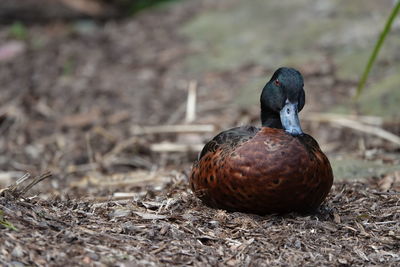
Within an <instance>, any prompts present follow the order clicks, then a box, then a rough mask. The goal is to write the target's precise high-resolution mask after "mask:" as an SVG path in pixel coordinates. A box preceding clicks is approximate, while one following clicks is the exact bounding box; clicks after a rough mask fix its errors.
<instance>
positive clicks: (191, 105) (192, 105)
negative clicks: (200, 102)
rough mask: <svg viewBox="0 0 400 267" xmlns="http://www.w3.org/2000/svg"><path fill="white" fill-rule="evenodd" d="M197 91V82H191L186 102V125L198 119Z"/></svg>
mask: <svg viewBox="0 0 400 267" xmlns="http://www.w3.org/2000/svg"><path fill="white" fill-rule="evenodd" d="M196 91H197V82H196V81H190V83H189V88H188V97H187V102H186V118H185V122H186V123H191V122H192V121H194V120H195V119H196Z"/></svg>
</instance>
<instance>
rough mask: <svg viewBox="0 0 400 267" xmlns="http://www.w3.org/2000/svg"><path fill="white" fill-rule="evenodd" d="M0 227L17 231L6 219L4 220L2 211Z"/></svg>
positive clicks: (0, 211)
mask: <svg viewBox="0 0 400 267" xmlns="http://www.w3.org/2000/svg"><path fill="white" fill-rule="evenodd" d="M0 225H2V226H4V227H5V228H8V229H10V230H14V231H18V229H17V228H16V227H15V226H14V225H13V224H12V223H10V222H9V221H7V220H6V219H4V216H3V211H2V210H0Z"/></svg>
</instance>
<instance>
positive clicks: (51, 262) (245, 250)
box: [0, 175, 400, 266]
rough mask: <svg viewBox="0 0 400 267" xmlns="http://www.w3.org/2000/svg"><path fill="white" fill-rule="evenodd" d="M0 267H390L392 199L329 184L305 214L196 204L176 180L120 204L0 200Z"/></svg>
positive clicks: (395, 259) (393, 258) (398, 222)
mask: <svg viewBox="0 0 400 267" xmlns="http://www.w3.org/2000/svg"><path fill="white" fill-rule="evenodd" d="M0 212H1V213H0V240H2V241H1V242H0V251H1V253H0V265H1V264H11V265H12V264H14V266H23V265H39V266H62V265H64V266H72V265H91V266H108V265H112V266H160V265H181V266H182V265H184V266H187V265H194V266H205V265H213V266H217V265H218V266H303V265H313V266H339V265H340V266H357V265H358V266H365V265H380V266H398V265H399V263H400V193H399V192H398V191H396V190H393V188H392V189H389V190H388V191H385V192H382V191H381V190H380V189H379V182H376V181H370V182H368V183H361V182H337V183H335V184H334V186H333V189H332V191H331V194H330V195H329V198H328V200H327V201H326V203H324V204H323V205H322V207H321V208H320V210H319V211H318V212H317V213H315V214H309V215H299V214H287V215H284V216H280V215H266V216H257V215H252V214H244V213H228V212H225V211H223V210H214V209H210V208H208V207H205V206H203V205H202V203H200V202H199V201H198V200H197V199H195V198H194V197H193V195H192V194H191V192H190V191H189V190H188V188H187V181H186V178H185V177H184V176H183V175H182V177H181V178H177V179H175V180H174V181H173V182H171V183H170V184H168V185H166V186H165V188H164V189H163V190H158V191H154V192H150V193H149V194H147V195H146V196H144V197H142V198H140V199H135V200H132V199H129V200H109V201H103V202H99V201H93V200H61V199H57V198H55V199H51V200H42V199H40V198H37V197H36V198H18V199H15V198H14V199H13V198H12V197H10V196H3V197H0Z"/></svg>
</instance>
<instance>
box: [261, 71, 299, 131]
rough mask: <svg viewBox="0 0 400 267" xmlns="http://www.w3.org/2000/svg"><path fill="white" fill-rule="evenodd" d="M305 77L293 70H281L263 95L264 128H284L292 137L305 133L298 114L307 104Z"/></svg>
mask: <svg viewBox="0 0 400 267" xmlns="http://www.w3.org/2000/svg"><path fill="white" fill-rule="evenodd" d="M303 86H304V81H303V76H302V75H301V74H300V72H299V71H297V70H295V69H293V68H279V69H278V70H276V71H275V73H274V75H272V78H271V80H270V81H269V82H268V83H267V84H266V85H265V87H264V89H263V91H262V94H261V99H260V100H261V121H262V125H263V126H267V127H271V128H283V129H284V130H285V131H286V132H288V133H289V134H291V135H295V136H296V135H300V134H302V133H303V131H302V130H301V126H300V121H299V117H298V112H300V111H301V110H302V109H303V107H304V103H305V94H304V89H303Z"/></svg>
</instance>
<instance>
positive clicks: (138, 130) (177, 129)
mask: <svg viewBox="0 0 400 267" xmlns="http://www.w3.org/2000/svg"><path fill="white" fill-rule="evenodd" d="M214 130H215V127H214V125H212V124H196V125H159V126H134V127H132V128H131V131H132V133H133V134H134V135H143V134H158V133H208V132H214Z"/></svg>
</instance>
